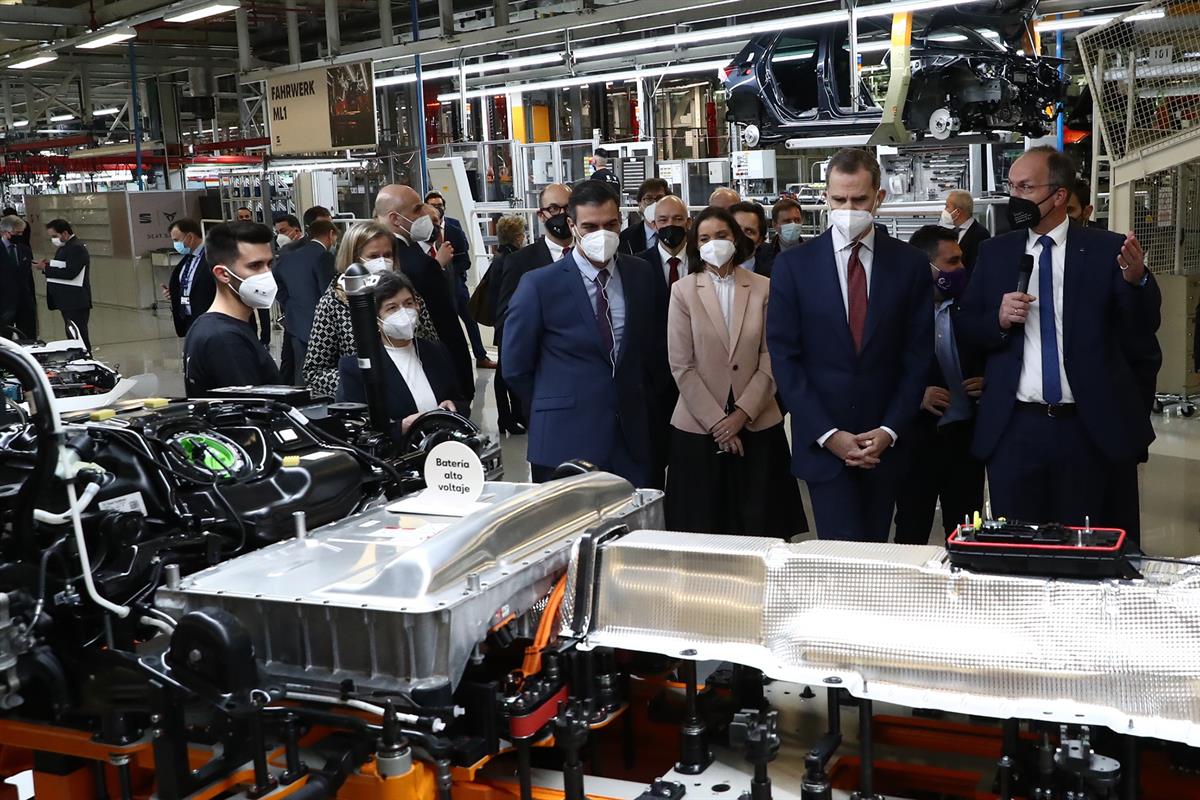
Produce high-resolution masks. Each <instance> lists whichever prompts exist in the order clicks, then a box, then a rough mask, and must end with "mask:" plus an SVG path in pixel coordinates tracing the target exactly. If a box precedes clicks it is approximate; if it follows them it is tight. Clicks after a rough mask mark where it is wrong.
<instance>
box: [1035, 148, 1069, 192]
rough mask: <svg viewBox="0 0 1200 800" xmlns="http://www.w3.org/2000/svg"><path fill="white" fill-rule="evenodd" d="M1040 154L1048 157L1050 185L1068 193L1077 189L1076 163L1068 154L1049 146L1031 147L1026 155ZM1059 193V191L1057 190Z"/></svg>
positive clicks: (1047, 166) (1047, 165)
mask: <svg viewBox="0 0 1200 800" xmlns="http://www.w3.org/2000/svg"><path fill="white" fill-rule="evenodd" d="M1030 153H1038V154H1039V155H1043V156H1045V157H1046V169H1047V171H1048V172H1049V174H1050V178H1049V180H1050V183H1051V184H1053V185H1054V186H1057V187H1058V188H1059V189H1066V190H1067V191H1068V192H1070V191H1073V190H1074V188H1075V181H1076V180H1078V179H1077V178H1076V177H1075V161H1074V159H1072V158H1071V157H1070V156H1069V155H1067V154H1066V153H1063V152H1060V151H1058V150H1056V149H1054V148H1053V147H1051V146H1050V145H1048V144H1043V145H1038V146H1037V147H1031V148H1029V149H1028V150H1026V151H1025V153H1024V155H1029V154H1030ZM1055 191H1057V189H1056V190H1055Z"/></svg>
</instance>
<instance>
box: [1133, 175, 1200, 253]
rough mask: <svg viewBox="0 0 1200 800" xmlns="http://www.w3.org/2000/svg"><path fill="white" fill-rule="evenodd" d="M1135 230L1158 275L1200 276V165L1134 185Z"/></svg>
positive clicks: (1143, 180) (1154, 176)
mask: <svg viewBox="0 0 1200 800" xmlns="http://www.w3.org/2000/svg"><path fill="white" fill-rule="evenodd" d="M1133 196H1134V197H1133V230H1134V233H1136V234H1137V237H1138V241H1140V242H1141V243H1142V246H1143V247H1144V248H1145V249H1146V264H1147V266H1148V267H1149V268H1150V271H1151V272H1154V273H1155V274H1158V275H1169V274H1176V275H1200V162H1195V161H1193V162H1189V163H1186V164H1182V165H1180V166H1178V167H1175V168H1173V169H1169V170H1165V171H1163V172H1156V173H1154V174H1153V175H1148V176H1146V177H1145V178H1142V179H1140V180H1137V181H1135V182H1134V189H1133Z"/></svg>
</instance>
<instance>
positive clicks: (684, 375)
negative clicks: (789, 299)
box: [667, 267, 783, 433]
mask: <svg viewBox="0 0 1200 800" xmlns="http://www.w3.org/2000/svg"><path fill="white" fill-rule="evenodd" d="M734 283H735V287H734V293H733V315H732V316H733V320H732V324H731V325H730V326H729V327H728V328H726V326H725V318H724V317H723V316H722V315H721V305H720V302H719V301H718V300H717V294H716V290H715V289H714V288H713V284H712V280H711V279H710V278H709V274H708V273H707V272H695V273H692V274H690V275H687V276H685V277H683V278H680V279H679V280H678V281H677V282H676V283H675V285H674V286H673V287H671V307H670V311H669V312H668V314H667V354H668V356H669V358H670V361H671V374H672V375H674V376H675V383H676V384H678V385H679V402H678V403H676V405H675V413H674V415H672V417H671V425H673V426H674V427H676V428H678V429H679V430H681V431H686V432H688V433H709V432H710V431H711V430H712V429H713V427H714V426H715V425H716V424H717V423H718V422H720V421H721V420H722V419H724V418H725V416H726V415H725V402H726V400H727V399H728V397H729V390H730V387H732V388H733V397H734V402H735V404H736V405H737V407H738V408H740V409H742V410H743V411H745V412H746V414H747V415H749V417H750V422H749V423H748V424H747V425H746V427H747V429H749V430H751V431H761V430H764V429H766V428H770V427H772V426H774V425H778V424H779V423H780V422H782V421H783V415H782V414H781V413H780V412H779V404H778V403H776V402H775V378H774V376H773V375H772V374H771V357H770V356H769V355H767V298H768V296H769V294H770V286H771V282H770V281H769V280H767V279H766V278H764V277H763V276H761V275H755V274H754V273H753V272H749V271H748V270H745V269H742V268H741V267H737V268H736V269H735V270H734Z"/></svg>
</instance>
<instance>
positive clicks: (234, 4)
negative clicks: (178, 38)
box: [163, 0, 242, 22]
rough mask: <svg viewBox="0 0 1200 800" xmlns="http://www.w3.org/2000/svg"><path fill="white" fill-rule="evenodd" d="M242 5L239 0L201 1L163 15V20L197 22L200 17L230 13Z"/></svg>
mask: <svg viewBox="0 0 1200 800" xmlns="http://www.w3.org/2000/svg"><path fill="white" fill-rule="evenodd" d="M241 7H242V4H241V2H239V0H216V2H209V3H201V4H200V5H192V6H184V7H183V8H181V9H179V10H177V11H171V12H168V13H167V14H164V15H163V22H195V21H196V20H198V19H205V18H207V17H215V16H217V15H218V14H228V13H229V12H230V11H237V10H238V9H239V8H241Z"/></svg>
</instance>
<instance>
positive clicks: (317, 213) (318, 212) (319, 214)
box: [291, 206, 333, 230]
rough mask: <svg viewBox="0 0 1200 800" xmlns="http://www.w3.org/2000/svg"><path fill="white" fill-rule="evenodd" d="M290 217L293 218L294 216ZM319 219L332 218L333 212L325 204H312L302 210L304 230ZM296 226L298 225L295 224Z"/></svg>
mask: <svg viewBox="0 0 1200 800" xmlns="http://www.w3.org/2000/svg"><path fill="white" fill-rule="evenodd" d="M291 219H295V217H292V218H291ZM319 219H333V212H331V211H330V210H329V209H328V208H326V207H325V206H313V207H312V208H310V209H308V210H307V211H305V212H304V230H308V227H309V226H310V225H312V224H313V223H314V222H316V221H317V220H319ZM296 227H297V228H299V227H300V226H299V225H297V226H296Z"/></svg>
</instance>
